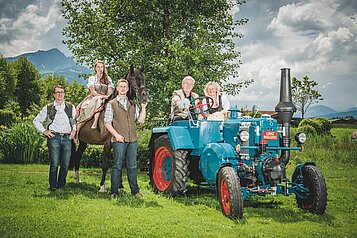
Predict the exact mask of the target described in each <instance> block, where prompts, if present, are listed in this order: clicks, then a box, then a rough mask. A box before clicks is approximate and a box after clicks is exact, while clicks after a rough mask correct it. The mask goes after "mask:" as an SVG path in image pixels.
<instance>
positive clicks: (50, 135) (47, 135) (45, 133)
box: [42, 130, 55, 139]
mask: <svg viewBox="0 0 357 238" xmlns="http://www.w3.org/2000/svg"><path fill="white" fill-rule="evenodd" d="M42 134H43V135H44V136H46V137H47V138H50V139H51V138H53V137H54V136H55V135H54V134H53V133H52V131H50V130H45V131H44V132H43V133H42Z"/></svg>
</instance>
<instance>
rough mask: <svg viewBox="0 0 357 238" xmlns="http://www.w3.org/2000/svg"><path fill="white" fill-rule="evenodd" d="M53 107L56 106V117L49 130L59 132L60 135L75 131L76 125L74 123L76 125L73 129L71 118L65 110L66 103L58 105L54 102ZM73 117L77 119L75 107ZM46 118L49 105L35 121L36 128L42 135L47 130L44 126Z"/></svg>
mask: <svg viewBox="0 0 357 238" xmlns="http://www.w3.org/2000/svg"><path fill="white" fill-rule="evenodd" d="M53 105H54V106H55V109H56V115H55V118H54V119H53V121H52V123H51V125H50V126H49V128H48V129H49V130H50V131H53V132H58V133H70V132H71V131H72V130H73V131H75V130H76V124H75V123H74V125H73V126H72V128H71V125H70V123H69V118H68V116H67V114H66V112H65V110H64V109H65V107H66V104H65V102H63V103H62V104H57V103H56V102H54V104H53ZM72 117H73V118H76V109H75V107H74V106H73V109H72ZM46 118H47V105H46V106H44V107H43V108H42V110H41V112H40V113H39V114H38V115H37V116H36V117H35V119H34V120H33V124H34V126H35V127H36V129H37V130H38V131H39V132H40V133H43V132H44V131H45V130H46V128H44V126H43V123H44V122H45V121H46Z"/></svg>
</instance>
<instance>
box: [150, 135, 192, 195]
mask: <svg viewBox="0 0 357 238" xmlns="http://www.w3.org/2000/svg"><path fill="white" fill-rule="evenodd" d="M188 165H189V161H188V159H187V151H185V150H176V151H175V150H173V149H172V146H171V143H170V140H169V137H168V136H167V135H162V136H160V137H159V138H157V139H156V140H155V142H154V153H153V157H152V158H151V160H150V184H151V186H152V188H153V190H154V191H155V192H162V193H165V194H170V195H172V196H177V195H180V194H182V193H184V192H185V190H186V188H187V185H188V177H189V170H188Z"/></svg>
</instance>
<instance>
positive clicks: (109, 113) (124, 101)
mask: <svg viewBox="0 0 357 238" xmlns="http://www.w3.org/2000/svg"><path fill="white" fill-rule="evenodd" d="M115 99H116V100H117V101H118V102H119V103H120V105H122V107H123V108H124V109H125V111H127V110H128V98H127V97H124V98H121V97H120V96H117V97H116V98H115ZM139 114H140V109H139V107H135V120H137V119H138V118H139ZM113 117H114V115H113V108H112V104H110V103H108V104H107V105H106V107H105V113H104V122H105V123H111V122H112V121H113Z"/></svg>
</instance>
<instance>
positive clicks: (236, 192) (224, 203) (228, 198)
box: [218, 167, 243, 219]
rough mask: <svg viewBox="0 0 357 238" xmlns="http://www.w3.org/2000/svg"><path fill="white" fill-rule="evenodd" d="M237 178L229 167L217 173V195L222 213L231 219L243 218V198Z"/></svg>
mask: <svg viewBox="0 0 357 238" xmlns="http://www.w3.org/2000/svg"><path fill="white" fill-rule="evenodd" d="M239 181H240V180H239V178H238V176H237V175H236V173H235V171H234V169H233V168H231V167H223V168H222V169H221V170H220V171H219V173H218V195H219V203H220V204H221V209H222V213H223V214H224V215H225V216H227V217H230V218H232V219H237V218H242V217H243V196H242V191H241V190H240V182H239Z"/></svg>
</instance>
